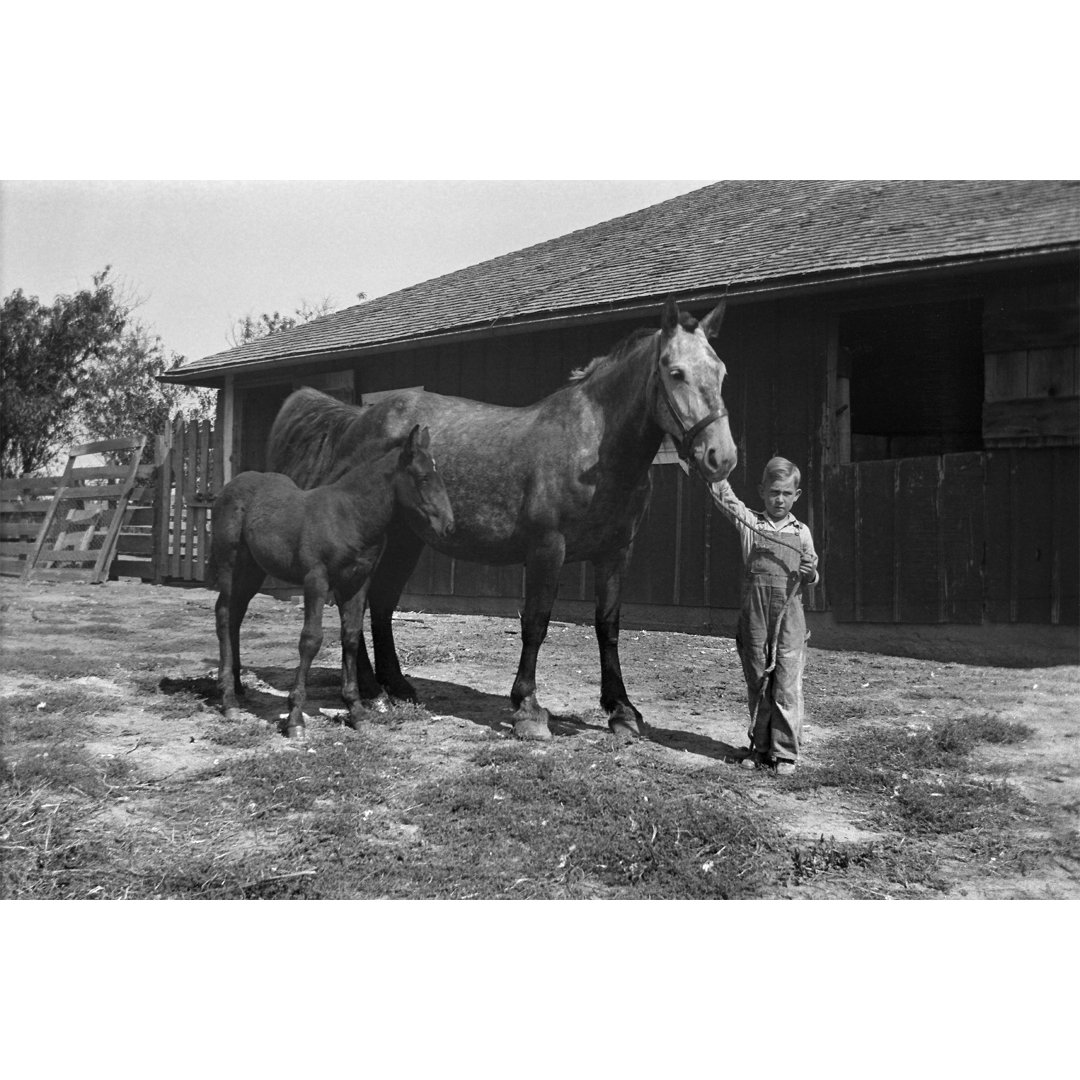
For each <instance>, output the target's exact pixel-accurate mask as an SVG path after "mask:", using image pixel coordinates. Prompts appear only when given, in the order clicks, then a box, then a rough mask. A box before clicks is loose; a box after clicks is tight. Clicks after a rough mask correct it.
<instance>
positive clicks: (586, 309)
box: [158, 241, 1080, 386]
mask: <svg viewBox="0 0 1080 1080" xmlns="http://www.w3.org/2000/svg"><path fill="white" fill-rule="evenodd" d="M1078 252H1080V242H1076V241H1073V242H1068V243H1062V244H1054V245H1048V246H1045V247H1040V248H1031V249H1022V250H1018V251H1004V252H997V253H987V254H982V255H973V256H966V257H961V258H956V259H934V260H929V261H922V262H912V263H906V264H904V265H903V266H897V265H896V264H890V265H885V266H882V265H878V266H866V267H853V268H849V269H845V270H843V271H839V272H825V273H821V274H813V275H806V276H804V277H802V278H797V279H793V278H778V279H775V280H772V281H770V280H759V281H751V282H742V283H739V284H733V285H730V286H725V285H711V286H709V287H707V288H703V289H700V290H695V291H692V292H680V293H678V294H677V299H678V301H679V303H680V304H682V305H683V306H684V307H691V306H696V305H698V304H701V305H704V304H708V303H715V302H716V301H717V300H718V299H719V298H720V297H722V296H723V297H727V299H728V302H729V303H733V304H737V303H747V302H752V301H754V300H759V299H764V298H766V297H767V298H768V299H770V300H777V299H783V298H784V297H787V296H795V295H799V296H806V295H812V294H813V293H818V292H827V291H831V290H834V289H836V288H837V287H838V286H850V285H851V284H853V283H854V284H857V285H859V286H861V287H865V286H871V285H883V284H893V283H902V282H904V281H906V280H909V279H910V278H912V277H915V276H918V275H921V274H925V273H926V272H927V271H934V272H939V273H943V274H956V273H962V272H964V271H966V270H970V269H973V268H976V267H977V268H979V269H991V268H993V267H996V266H1006V265H1007V266H1022V265H1025V264H1029V263H1040V262H1045V261H1050V260H1053V259H1055V258H1061V257H1063V256H1067V255H1070V254H1071V255H1075V254H1077V253H1078ZM666 295H667V294H666V293H663V294H660V293H657V294H650V295H648V296H639V297H633V298H630V299H627V300H624V301H611V302H608V303H604V304H590V305H583V306H581V307H579V308H573V309H567V308H562V309H552V310H549V311H546V312H530V313H529V314H528V315H524V316H518V317H515V316H509V317H504V318H498V319H492V320H489V321H487V322H484V323H479V324H470V325H466V326H461V327H455V328H452V329H447V330H445V331H436V332H434V333H430V334H421V335H418V336H416V337H408V338H390V339H386V340H384V341H377V342H371V343H369V344H367V345H361V346H343V347H341V348H338V349H324V350H318V351H312V352H295V353H285V354H283V355H280V356H271V357H267V358H266V359H265V360H236V361H233V362H231V363H225V364H219V365H214V366H212V367H204V368H199V367H194V368H192V369H190V370H188V371H183V370H180V371H172V372H167V373H165V374H163V375H159V376H158V379H159V381H161V382H167V383H176V384H181V385H195V386H220V385H221V384H222V383H223V382H224V379H225V377H226V376H229V375H236V374H239V373H243V374H245V375H258V374H262V373H264V372H272V371H276V370H279V369H285V368H290V367H296V366H297V365H299V364H303V365H304V366H306V367H309V366H314V365H321V364H327V363H334V362H341V361H349V360H358V359H361V358H364V357H368V356H377V355H380V354H382V353H387V352H396V351H398V350H400V349H402V348H410V349H414V348H425V347H429V346H436V345H444V344H452V343H458V342H462V341H470V340H474V339H476V338H478V337H485V336H489V335H491V334H492V333H493V332H494V333H498V334H499V335H500V336H502V335H509V334H518V333H528V332H530V331H533V330H536V329H557V328H559V327H564V326H572V325H575V324H579V323H581V322H609V321H615V320H619V319H625V318H627V317H633V316H637V315H651V314H654V313H655V312H656V310H657V308H658V307H659V305H660V304H662V303H663V300H664V299H665V297H666Z"/></svg>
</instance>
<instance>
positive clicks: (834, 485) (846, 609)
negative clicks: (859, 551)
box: [815, 465, 858, 622]
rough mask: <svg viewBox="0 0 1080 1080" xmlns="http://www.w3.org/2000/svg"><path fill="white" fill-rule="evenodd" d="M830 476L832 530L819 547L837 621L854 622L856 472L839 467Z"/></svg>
mask: <svg viewBox="0 0 1080 1080" xmlns="http://www.w3.org/2000/svg"><path fill="white" fill-rule="evenodd" d="M826 476H827V479H826V488H825V499H826V502H825V513H826V520H827V521H828V523H829V527H828V530H827V531H826V533H825V536H824V538H823V540H824V543H821V544H819V547H818V552H819V556H820V571H821V579H822V583H823V585H824V587H825V590H826V591H827V593H828V597H829V607H830V609H831V610H832V613H833V616H834V617H835V619H836V621H837V622H854V621H855V619H856V611H855V571H856V566H857V559H856V544H857V540H858V536H857V524H858V518H857V509H858V508H857V504H856V501H855V476H856V470H855V468H853V467H852V466H850V465H837V466H833V467H831V468H829V469H828V470H827V474H826ZM815 539H816V538H815Z"/></svg>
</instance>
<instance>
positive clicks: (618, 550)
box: [267, 299, 736, 739]
mask: <svg viewBox="0 0 1080 1080" xmlns="http://www.w3.org/2000/svg"><path fill="white" fill-rule="evenodd" d="M723 312H724V301H721V302H720V303H719V304H718V305H717V306H716V308H714V309H713V310H712V311H710V312H709V314H708V315H706V316H705V317H704V318H703V319H701V321H700V322H699V321H698V320H697V319H695V318H694V317H693V316H692V315H690V314H689V313H688V312H682V311H680V310H679V308H678V306H677V304H676V303H675V301H674V300H673V299H669V300H668V301H667V302H666V303H665V304H664V306H663V309H662V313H661V316H660V327H659V329H648V328H642V329H639V330H637V331H635V332H634V333H632V334H631V335H630V336H629V337H627V338H626V339H625V340H623V341H622V342H621V343H620V344H618V345H617V346H616V347H615V348H614V349H613V350H612V352H610V353H609V354H607V355H605V356H600V357H597V358H596V359H595V360H593V361H592V362H591V363H590V364H589V365H588V366H587V367H586V368H584V369H582V370H579V371H576V372H574V374H573V376H572V377H571V381H570V382H569V383H568V384H567V385H565V386H563V387H561V388H560V389H558V390H556V391H555V392H554V393H553V394H551V395H550V396H548V397H546V398H544V399H543V400H541V401H539V402H536V403H535V404H533V405H529V406H526V407H523V408H510V407H504V406H498V405H490V404H485V403H482V402H478V401H469V400H466V399H463V398H457V397H446V396H443V395H441V394H435V393H430V392H426V391H423V390H403V391H401V392H399V393H397V394H393V395H390V396H388V397H386V398H383V399H381V400H380V401H379V402H378V403H376V404H374V405H371V406H368V407H365V408H358V407H356V406H352V405H345V404H342V403H341V402H338V401H336V400H334V399H333V398H331V397H328V396H327V395H325V394H321V393H319V392H318V391H317V390H313V389H311V388H309V387H304V388H302V389H300V390H297V391H295V392H294V393H293V394H292V395H290V397H288V398H287V399H286V401H285V402H284V403H283V405H282V407H281V409H280V411H279V412H278V415H277V417H276V418H275V420H274V424H273V427H272V429H271V432H270V436H269V439H268V443H267V446H268V454H269V460H270V467H271V468H274V469H277V470H279V471H281V472H283V473H286V474H288V475H289V476H291V477H292V478H293V479H294V480H295V481H296V482H297V483H298V484H299V485H300V486H301V487H309V486H312V485H314V484H319V483H325V482H326V481H327V480H328V479H332V478H333V477H335V476H337V475H340V473H341V472H342V471H343V470H345V469H347V468H350V467H351V466H354V465H356V464H357V462H362V461H365V460H370V459H371V458H373V457H374V456H375V455H377V454H378V453H379V452H380V451H381V448H382V447H383V446H385V445H386V443H387V441H388V440H392V439H395V438H400V436H401V433H402V431H404V430H407V429H408V426H409V425H411V424H416V423H423V424H426V425H428V426H429V427H430V429H431V431H432V433H433V435H434V437H435V438H436V439H437V440H438V443H439V447H440V454H441V458H442V476H443V480H444V481H445V483H446V489H447V491H448V492H449V494H450V499H451V501H452V502H453V505H454V513H455V519H456V528H455V530H454V532H453V533H452V534H446V535H443V536H433V535H431V534H430V532H428V533H426V534H425V533H423V532H421V533H420V534H419V535H417V534H415V533H413V532H411V531H410V530H409V529H407V528H405V527H403V525H402V524H401V523H399V522H394V523H392V524H391V526H390V542H389V544H388V546H387V552H386V555H385V556H384V558H383V559H382V561H381V562H380V563H379V565H378V567H377V569H376V571H375V574H374V576H373V578H372V582H371V590H370V594H369V597H368V599H369V602H370V605H371V636H372V648H373V652H374V659H375V672H374V675H375V677H376V679H377V681H378V683H379V684H381V685H382V686H384V687H385V688H386V689H387V691H388V692H389V693H390V695H391V696H393V697H395V698H400V699H405V700H415V697H416V694H415V691H414V689H413V687H412V685H411V684H410V683H409V682H408V681H407V680H406V679H405V677H404V676H403V675H402V672H401V667H400V665H399V662H398V656H397V651H396V648H395V646H394V639H393V629H392V625H391V616H392V615H393V612H394V609H395V607H396V606H397V602H398V599H399V598H400V596H401V592H402V590H403V589H404V587H405V583H406V581H407V580H408V577H409V575H410V574H411V573H412V571H413V568H414V567H415V566H416V562H417V560H418V558H419V556H420V553H421V551H422V549H423V541H425V540H426V541H427V542H428V543H429V544H431V546H432V547H434V548H435V549H436V550H437V551H440V552H443V553H445V554H447V555H450V556H452V557H454V558H458V559H466V560H471V561H474V562H482V563H491V564H512V563H524V566H525V597H524V605H523V608H522V612H521V639H522V649H521V659H520V663H519V665H518V671H517V676H516V678H515V680H514V683H513V686H512V688H511V691H510V700H511V703H512V704H513V706H514V708H515V712H514V713H513V721H514V733H515V735H517V736H518V737H520V738H537V739H548V738H550V737H551V732H550V727H549V721H550V715H549V714H548V712H547V710H546V709H543V708H542V707H541V706H540V704H539V703H538V701H537V698H536V658H537V653H538V652H539V649H540V646H541V644H542V643H543V641H544V638H545V636H546V634H547V628H548V621H549V619H550V616H551V609H552V605H553V603H554V601H555V596H556V590H557V586H558V579H559V573H560V570H561V569H562V566H563V564H564V562H576V561H581V560H588V561H590V562H591V563H592V565H593V568H594V570H595V582H596V619H595V624H596V637H597V643H598V646H599V650H600V671H601V686H600V704H601V706H602V707H603V708H604V710H605V711H606V712H607V713H608V725H609V727H610V728H611V730H612V731H613V732H616V733H621V734H629V735H642V734H644V727H643V722H642V717H641V713H640V712H639V711H638V710H637V708H636V707H635V706H634V705H633V704H632V703H631V701H630V699H629V697H628V696H627V692H626V687H625V685H624V683H623V677H622V670H621V666H620V663H619V614H620V604H621V590H622V582H623V577H624V575H625V573H626V570H627V567H628V565H629V563H630V556H631V552H632V548H633V542H634V535H635V533H636V532H637V528H638V525H639V524H640V522H641V519H642V517H643V515H644V513H645V510H646V508H647V506H648V504H649V497H650V494H651V480H650V476H649V468H650V464H651V462H652V460H653V458H654V457H655V456H656V452H657V450H658V449H659V447H660V443H661V441H662V439H663V437H664V435H665V434H668V435H670V436H671V437H672V438H673V439H674V441H675V443H676V445H677V447H678V449H679V453H680V455H681V456H682V457H683V459H684V460H686V461H688V462H690V463H692V464H693V465H694V466H695V467H696V469H697V471H698V472H699V473H700V474H701V476H702V477H703V478H704V479H705V480H706V481H707V482H709V483H713V482H715V481H718V480H722V479H724V478H726V477H727V476H728V474H729V473H730V472H731V470H732V469H733V468H734V467H735V462H736V449H735V444H734V442H733V440H732V436H731V429H730V425H729V421H728V413H727V410H726V409H725V408H724V402H723V398H722V396H721V391H722V386H723V381H724V377H725V374H726V369H725V367H724V364H723V362H722V361H721V360H720V358H719V357H718V356H717V355H716V353H715V352H714V351H713V349H712V347H711V345H710V344H709V338H710V337H712V336H714V335H715V334H716V332H717V330H718V328H719V325H720V321H721V319H722V318H723ZM366 657H367V654H366V650H365V651H362V652H361V660H362V661H365V660H366Z"/></svg>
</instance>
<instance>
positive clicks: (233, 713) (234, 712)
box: [225, 706, 244, 723]
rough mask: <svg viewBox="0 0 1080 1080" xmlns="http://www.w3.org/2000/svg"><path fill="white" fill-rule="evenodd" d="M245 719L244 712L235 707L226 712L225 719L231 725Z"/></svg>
mask: <svg viewBox="0 0 1080 1080" xmlns="http://www.w3.org/2000/svg"><path fill="white" fill-rule="evenodd" d="M243 718H244V714H243V712H242V711H241V710H240V709H238V708H236V707H235V706H233V707H231V708H228V709H226V710H225V719H226V720H228V721H229V722H230V723H235V722H237V721H240V720H243Z"/></svg>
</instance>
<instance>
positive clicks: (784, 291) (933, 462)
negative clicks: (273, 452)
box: [171, 181, 1080, 662]
mask: <svg viewBox="0 0 1080 1080" xmlns="http://www.w3.org/2000/svg"><path fill="white" fill-rule="evenodd" d="M1078 293H1080V184H1077V183H1075V182H1056V181H1055V182H1043V181H1031V182H1028V181H1015V182H1014V181H1008V182H991V181H955V182H953V181H949V182H945V181H927V182H914V181H912V182H908V181H904V182H863V181H835V182H830V181H779V182H757V181H737V182H723V183H718V184H713V185H711V186H709V187H705V188H702V189H700V190H697V191H693V192H691V193H689V194H687V195H683V196H681V197H679V198H675V199H671V200H669V201H667V202H663V203H660V204H658V205H656V206H652V207H649V208H647V209H645V210H641V211H638V212H636V213H632V214H628V215H625V216H623V217H619V218H616V219H614V220H611V221H606V222H603V223H601V224H599V225H595V226H593V227H591V228H587V229H582V230H580V231H577V232H573V233H570V234H568V235H566V236H560V237H557V238H555V239H553V240H550V241H547V242H545V243H541V244H537V245H535V246H533V247H530V248H526V249H524V250H521V251H515V252H512V253H510V254H508V255H504V256H501V257H499V258H496V259H492V260H490V261H488V262H484V263H481V264H479V265H476V266H470V267H467V268H466V269H463V270H459V271H457V272H455V273H452V274H447V275H445V276H443V277H439V278H436V279H434V280H431V281H425V282H422V283H420V284H417V285H415V286H413V287H411V288H408V289H404V290H402V291H400V292H396V293H392V294H390V295H387V296H382V297H378V298H376V299H374V300H370V301H367V302H365V303H362V304H359V305H357V306H354V307H350V308H347V309H345V310H343V311H340V312H337V313H335V314H332V315H329V316H326V317H324V318H321V319H318V320H315V321H313V322H310V323H307V324H305V325H303V326H299V327H296V328H295V329H293V330H290V331H287V332H285V333H282V334H278V335H275V336H273V337H269V338H264V339H262V340H259V341H255V342H252V343H250V344H248V345H245V346H242V347H240V348H236V349H231V350H229V351H227V352H223V353H219V354H217V355H214V356H209V357H206V358H205V359H201V360H197V361H193V362H189V363H187V364H186V365H184V366H183V367H182V368H180V369H178V370H177V371H176V372H175V373H173V374H172V376H171V378H172V379H173V380H174V381H177V382H184V383H190V384H197V385H202V386H214V387H218V388H219V389H220V391H221V393H220V394H219V405H218V423H217V430H218V433H219V438H220V439H223V440H224V447H223V449H224V451H225V455H224V459H225V469H226V476H228V475H230V474H231V473H234V472H237V471H240V470H242V469H250V468H256V469H257V468H261V467H262V466H263V464H264V446H265V440H266V436H267V433H268V431H269V429H270V425H271V423H272V421H273V418H274V415H275V413H276V411H277V408H278V406H279V405H280V404H281V402H282V401H283V400H284V398H285V397H286V396H287V395H288V394H289V393H290V392H291V391H292V390H293V389H295V388H296V387H299V386H302V385H309V386H314V387H317V388H319V389H322V390H324V391H325V392H327V393H330V394H333V395H334V396H336V397H338V398H340V399H342V400H345V401H349V402H354V403H357V404H364V403H370V402H371V401H373V400H375V399H377V398H378V397H379V396H380V395H382V394H385V393H387V392H388V391H393V390H395V389H399V388H402V387H412V386H422V387H424V388H426V389H428V390H434V391H438V392H439V393H444V394H456V395H461V396H464V397H470V398H477V399H481V400H484V401H490V402H496V403H499V404H507V405H521V404H526V403H529V402H532V401H535V400H537V399H538V398H540V397H542V396H544V395H546V394H548V393H550V392H551V391H553V390H555V389H556V388H557V387H558V386H560V385H561V384H562V383H563V382H564V381H565V380H566V379H567V377H568V375H569V374H570V371H571V370H572V369H573V368H575V367H579V366H581V365H583V364H584V363H585V362H587V361H588V360H590V359H591V358H592V357H594V356H596V355H599V354H601V353H605V352H607V351H609V350H610V349H611V347H612V346H613V345H614V344H615V343H616V342H618V341H619V340H620V339H621V338H622V337H623V336H624V335H626V334H627V333H629V332H630V331H631V330H633V329H635V328H637V327H639V326H642V325H648V326H656V325H659V322H658V320H659V312H660V307H661V303H662V301H663V298H664V297H665V296H667V295H674V296H675V297H677V298H678V300H679V301H680V303H681V304H682V306H683V307H685V308H687V309H689V310H690V311H693V312H694V313H696V314H704V313H705V311H706V310H708V309H709V308H710V307H712V306H713V305H714V304H715V303H716V301H717V299H718V297H720V296H721V295H726V296H727V297H728V313H727V317H726V319H725V321H724V324H723V327H722V330H721V333H720V336H719V339H718V340H717V342H715V344H716V348H717V352H718V353H719V354H720V356H721V357H722V358H723V359H724V360H725V361H726V363H727V366H728V371H729V376H728V382H727V384H726V390H725V400H726V402H727V404H728V407H729V409H730V410H731V415H732V426H733V430H734V432H735V435H736V438H737V440H738V445H739V465H738V468H737V470H736V472H735V473H734V474H733V476H732V477H731V480H732V483H733V485H734V487H735V489H736V491H737V493H739V494H740V495H741V496H742V497H743V498H744V499H746V500H747V501H752V500H754V499H755V498H756V495H755V490H756V485H757V482H758V479H759V476H760V472H761V468H762V466H763V464H764V463H765V461H766V460H767V459H768V458H769V457H770V456H771V455H773V454H776V453H780V454H783V455H784V456H786V457H789V458H791V459H793V460H794V461H796V462H797V463H799V464H800V465H801V466H802V470H803V491H804V494H803V498H802V500H801V502H800V503H799V504H798V506H797V507H796V513H797V514H798V515H799V516H800V517H801V518H802V519H803V520H805V521H806V522H807V523H808V524H809V525H810V526H811V528H812V529H813V532H814V535H815V537H816V540H817V545H818V550H819V552H820V553H821V555H822V570H823V574H822V581H821V583H820V585H819V586H818V587H816V588H815V589H813V590H811V595H810V596H809V597H808V604H807V607H808V611H809V612H810V613H811V614H810V623H811V629H812V632H813V634H814V640H815V642H816V643H817V644H822V645H830V644H836V645H839V646H849V647H850V646H855V647H862V648H887V649H891V650H896V651H900V652H913V651H915V652H918V651H926V650H931V651H936V652H938V653H942V654H949V655H953V656H955V657H956V658H958V659H978V658H985V659H986V660H991V659H993V660H995V661H997V662H1008V661H1009V660H1010V659H1016V660H1017V661H1018V662H1020V661H1024V662H1038V661H1040V660H1044V661H1047V662H1049V661H1051V660H1055V661H1062V660H1064V661H1068V660H1071V661H1072V662H1076V659H1077V654H1078V649H1077V641H1078V636H1077V625H1078V568H1080V547H1078V533H1080V529H1078V524H1080V513H1078V510H1080V507H1078V502H1080V498H1078V496H1080V475H1078V454H1080V450H1078V448H1080V424H1078V420H1080V404H1078V401H1080V399H1078V392H1080V374H1078V316H1077V299H1078ZM653 474H654V495H653V501H652V506H651V509H650V511H649V515H648V517H647V519H646V521H645V523H644V525H643V528H642V531H641V532H640V533H639V536H638V540H637V543H636V547H635V555H634V561H633V566H632V569H631V575H630V581H629V583H628V591H627V595H626V605H625V607H624V618H623V623H624V626H635V625H637V626H641V627H646V628H648V627H661V626H662V627H665V628H683V629H687V630H693V631H696V632H715V633H726V632H729V631H730V630H731V629H732V628H733V626H734V622H735V617H736V612H737V606H738V600H739V554H738V546H737V544H736V540H735V535H734V530H732V529H731V528H730V526H728V525H727V523H726V522H725V521H724V519H722V518H721V517H720V515H719V514H718V513H717V512H716V511H715V510H714V509H713V508H712V505H711V503H710V501H709V499H708V497H707V492H706V491H705V489H704V486H703V485H702V484H701V483H700V481H698V480H697V479H696V478H694V477H688V476H685V475H684V474H683V472H682V470H681V469H680V468H679V467H678V465H677V463H676V458H675V455H674V453H669V452H665V451H661V454H660V456H659V457H658V459H657V462H656V464H655V466H654V469H653ZM589 577H590V571H588V570H587V569H586V568H585V567H584V566H582V565H570V566H567V567H566V568H565V569H564V571H563V578H562V581H561V585H560V594H559V595H560V600H559V602H558V604H557V606H556V610H555V616H556V618H560V617H561V618H571V619H573V618H583V619H590V618H591V614H592V583H591V581H590V580H589ZM520 596H521V574H520V571H519V570H518V569H517V568H509V569H508V568H505V567H504V568H497V567H486V566H480V565H474V564H466V563H462V562H454V561H452V560H450V559H447V558H444V557H443V556H439V555H434V554H432V553H431V552H427V553H425V555H424V557H423V559H422V561H421V563H420V565H419V566H418V568H417V570H416V572H415V574H414V575H413V578H412V580H411V581H410V584H409V588H408V591H407V594H406V597H405V600H404V601H403V602H405V603H408V604H409V605H410V606H414V607H421V608H423V609H426V610H434V611H440V610H441V611H467V612H476V611H480V612H490V613H502V614H513V613H514V612H515V611H516V610H517V605H518V601H519V598H520Z"/></svg>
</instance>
